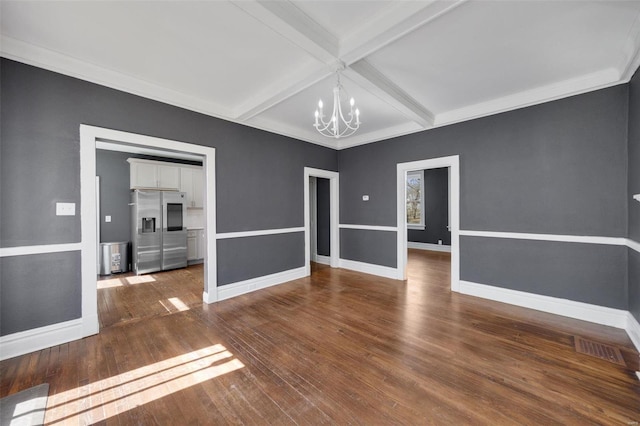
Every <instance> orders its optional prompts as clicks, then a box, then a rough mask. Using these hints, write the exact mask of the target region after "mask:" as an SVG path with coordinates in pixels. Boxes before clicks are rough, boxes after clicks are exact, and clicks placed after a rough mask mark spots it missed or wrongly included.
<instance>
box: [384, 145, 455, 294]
mask: <svg viewBox="0 0 640 426" xmlns="http://www.w3.org/2000/svg"><path fill="white" fill-rule="evenodd" d="M439 168H448V199H449V209H448V210H449V212H448V216H449V220H448V222H449V225H448V226H449V228H450V229H449V230H450V233H451V269H450V276H451V290H452V291H459V288H460V248H459V239H460V237H459V232H460V159H459V156H457V155H455V156H450V157H441V158H434V159H427V160H420V161H412V162H408V163H399V164H398V165H397V229H398V232H397V236H398V239H397V264H398V279H401V280H406V279H407V251H408V229H407V176H408V174H409V173H411V172H412V171H419V170H431V169H439Z"/></svg>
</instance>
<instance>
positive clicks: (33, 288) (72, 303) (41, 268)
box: [0, 252, 82, 336]
mask: <svg viewBox="0 0 640 426" xmlns="http://www.w3.org/2000/svg"><path fill="white" fill-rule="evenodd" d="M80 270H81V268H80V253H79V252H70V253H49V254H38V255H32V256H12V257H2V258H0V300H1V301H2V309H0V333H1V335H2V336H5V335H7V334H12V333H17V332H20V331H25V330H29V329H32V328H37V327H43V326H46V325H49V324H55V323H59V322H63V321H70V320H73V319H76V318H79V317H80V315H81V313H82V310H81V294H82V293H81V290H80V286H79V285H78V283H79V282H80Z"/></svg>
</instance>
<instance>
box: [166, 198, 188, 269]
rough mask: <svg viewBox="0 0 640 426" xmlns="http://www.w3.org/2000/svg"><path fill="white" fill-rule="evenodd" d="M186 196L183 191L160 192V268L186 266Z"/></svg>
mask: <svg viewBox="0 0 640 426" xmlns="http://www.w3.org/2000/svg"><path fill="white" fill-rule="evenodd" d="M186 217H187V196H186V193H184V192H174V191H163V192H162V218H163V222H162V270H163V271H164V270H167V269H175V268H185V267H186V266H187V228H186V226H185V224H184V220H185V218H186Z"/></svg>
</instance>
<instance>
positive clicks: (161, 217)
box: [130, 189, 187, 275]
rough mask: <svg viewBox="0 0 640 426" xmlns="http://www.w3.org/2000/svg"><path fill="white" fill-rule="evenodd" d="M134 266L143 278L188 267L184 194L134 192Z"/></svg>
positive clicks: (132, 224)
mask: <svg viewBox="0 0 640 426" xmlns="http://www.w3.org/2000/svg"><path fill="white" fill-rule="evenodd" d="M130 205H131V234H132V235H131V252H132V253H131V254H132V256H131V266H132V269H133V271H134V272H135V273H136V274H138V275H140V274H146V273H149V272H156V271H165V270H168V269H176V268H184V267H186V266H187V228H186V226H185V224H184V221H185V218H186V215H187V197H186V194H185V193H184V192H178V191H153V190H138V189H136V190H134V191H132V192H131V203H130Z"/></svg>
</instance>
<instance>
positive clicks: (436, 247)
mask: <svg viewBox="0 0 640 426" xmlns="http://www.w3.org/2000/svg"><path fill="white" fill-rule="evenodd" d="M407 248H410V249H418V250H430V251H442V252H447V253H451V246H447V245H444V244H431V243H420V242H416V241H407Z"/></svg>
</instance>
